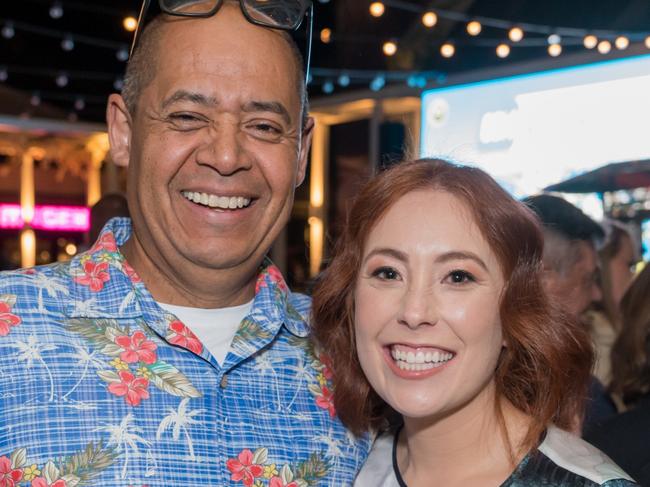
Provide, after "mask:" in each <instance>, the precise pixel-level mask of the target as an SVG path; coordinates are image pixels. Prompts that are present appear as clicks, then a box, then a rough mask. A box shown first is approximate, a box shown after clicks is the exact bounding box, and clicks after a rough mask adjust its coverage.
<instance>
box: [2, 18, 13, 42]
mask: <svg viewBox="0 0 650 487" xmlns="http://www.w3.org/2000/svg"><path fill="white" fill-rule="evenodd" d="M15 35H16V31H15V29H14V24H12V23H11V22H7V23H6V24H5V25H4V26H3V27H2V37H4V38H5V39H11V38H12V37H13V36H15Z"/></svg>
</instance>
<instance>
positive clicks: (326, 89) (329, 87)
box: [323, 80, 334, 95]
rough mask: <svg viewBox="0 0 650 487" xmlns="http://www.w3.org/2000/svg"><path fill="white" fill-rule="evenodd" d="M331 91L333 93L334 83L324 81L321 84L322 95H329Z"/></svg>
mask: <svg viewBox="0 0 650 487" xmlns="http://www.w3.org/2000/svg"><path fill="white" fill-rule="evenodd" d="M333 91H334V83H332V81H331V80H327V81H325V83H323V93H326V94H328V95H329V94H330V93H332V92H333Z"/></svg>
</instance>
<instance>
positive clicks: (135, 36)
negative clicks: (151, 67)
mask: <svg viewBox="0 0 650 487" xmlns="http://www.w3.org/2000/svg"><path fill="white" fill-rule="evenodd" d="M150 1H151V0H144V1H143V2H142V7H140V15H138V23H137V26H136V29H135V33H134V34H133V42H132V43H131V50H130V51H129V58H131V56H133V50H134V49H135V45H136V43H137V42H138V36H139V35H140V32H141V31H142V28H141V24H142V22H144V17H145V15H146V14H147V9H148V8H149V3H150Z"/></svg>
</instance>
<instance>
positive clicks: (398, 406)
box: [313, 160, 634, 487]
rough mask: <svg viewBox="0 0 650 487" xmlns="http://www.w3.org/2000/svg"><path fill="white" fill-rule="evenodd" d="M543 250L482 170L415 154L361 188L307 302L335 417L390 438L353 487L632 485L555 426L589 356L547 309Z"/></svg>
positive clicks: (574, 401) (572, 423)
mask: <svg viewBox="0 0 650 487" xmlns="http://www.w3.org/2000/svg"><path fill="white" fill-rule="evenodd" d="M541 255H542V237H541V233H540V230H539V227H538V225H537V223H536V221H535V219H534V217H533V216H531V214H530V213H529V212H528V211H527V210H526V209H525V208H524V207H523V206H522V205H521V204H520V203H518V202H516V201H515V200H513V199H512V198H511V197H510V196H508V194H507V193H506V192H505V191H503V190H502V189H501V188H500V187H499V186H498V184H496V182H494V180H492V179H491V178H490V177H489V176H487V175H486V174H485V173H484V172H482V171H480V170H478V169H475V168H469V167H459V166H454V165H451V164H448V163H446V162H444V161H440V160H420V161H415V162H411V163H404V164H401V165H398V166H396V167H394V168H393V169H390V170H388V171H386V172H384V173H382V174H381V175H379V176H378V177H377V178H375V179H374V180H373V181H371V182H370V183H369V184H368V185H367V186H366V187H365V188H364V189H363V191H362V192H361V193H360V195H359V197H358V199H357V200H356V202H355V203H354V205H353V207H352V209H351V212H350V216H349V221H348V226H347V227H346V229H345V231H344V233H343V235H342V238H341V240H340V242H339V244H338V247H337V250H336V252H335V255H334V258H333V260H332V263H331V265H330V267H329V268H328V269H327V270H326V271H325V273H324V275H323V277H322V279H321V280H319V282H318V283H317V285H316V288H315V291H314V308H313V309H314V311H313V318H314V323H313V326H314V335H315V339H316V341H317V342H318V345H319V346H320V347H322V348H323V349H324V351H325V353H327V354H329V356H330V359H331V366H332V371H333V374H334V387H335V399H334V401H335V406H336V408H337V411H338V414H339V417H340V418H341V419H342V420H343V422H344V423H345V424H346V425H347V426H348V427H349V428H350V429H351V431H353V432H355V433H361V432H363V431H365V430H367V429H372V430H375V431H377V430H386V431H387V433H385V434H384V435H382V436H380V437H379V438H378V439H377V441H376V442H375V446H374V447H373V451H372V453H371V455H370V457H369V458H368V461H367V463H366V465H365V466H364V468H363V469H362V471H361V472H360V474H359V476H358V478H357V481H356V484H355V485H356V486H358V487H370V486H372V487H377V486H385V487H389V486H404V485H408V486H409V487H419V486H427V487H429V486H431V485H434V484H435V485H446V486H455V485H458V486H461V485H462V486H467V485H481V486H483V485H485V486H497V485H558V486H560V485H562V486H564V485H607V486H609V487H613V486H623V485H634V484H633V483H632V482H630V481H628V480H625V479H627V478H628V477H627V476H626V475H625V474H624V472H622V471H621V470H620V469H619V468H618V467H616V465H614V464H613V463H611V461H609V460H608V459H607V458H606V457H604V455H602V454H601V453H600V452H599V451H598V450H596V449H594V448H593V447H590V446H589V445H588V444H586V443H584V442H582V440H580V439H578V438H577V437H574V436H572V435H571V434H569V433H567V432H565V431H563V430H562V429H560V428H563V429H575V428H576V427H577V426H578V424H577V423H578V422H579V418H580V416H581V412H582V403H583V398H584V396H585V391H586V387H587V382H588V380H589V369H590V366H591V359H592V354H591V348H590V345H589V338H588V336H587V335H586V332H585V331H584V330H583V329H581V328H580V327H579V326H578V325H576V324H575V323H573V322H572V321H570V320H569V319H568V318H566V317H565V316H563V315H560V314H559V313H558V312H556V311H555V310H553V309H552V308H550V307H549V305H548V303H547V302H546V298H545V297H544V294H543V292H542V287H541V281H540V272H541ZM395 417H398V418H400V417H401V421H398V422H395V421H394V418H395ZM392 420H393V421H392ZM396 424H397V427H395V425H396ZM391 458H392V461H391ZM578 472H579V473H578Z"/></svg>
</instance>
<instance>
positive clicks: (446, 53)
mask: <svg viewBox="0 0 650 487" xmlns="http://www.w3.org/2000/svg"><path fill="white" fill-rule="evenodd" d="M455 52H456V48H455V47H454V45H453V44H451V43H450V42H445V43H444V44H443V45H442V46H440V54H441V55H442V57H446V58H450V57H452V56H453V55H454V53H455Z"/></svg>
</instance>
